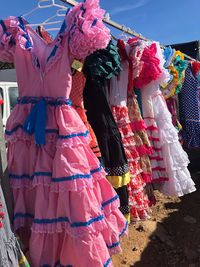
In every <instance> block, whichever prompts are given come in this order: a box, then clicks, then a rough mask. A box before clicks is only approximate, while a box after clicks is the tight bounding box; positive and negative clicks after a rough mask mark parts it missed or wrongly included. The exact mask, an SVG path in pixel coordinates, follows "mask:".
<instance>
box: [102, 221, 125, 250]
mask: <svg viewBox="0 0 200 267" xmlns="http://www.w3.org/2000/svg"><path fill="white" fill-rule="evenodd" d="M127 228H128V222H126V225H125V227H124V228H123V229H122V231H121V233H120V234H119V238H120V237H122V235H123V234H124V233H125V232H126V230H127ZM119 245H120V242H119V241H118V242H116V243H113V244H112V245H106V246H107V248H108V249H112V248H115V247H118V246H119Z"/></svg>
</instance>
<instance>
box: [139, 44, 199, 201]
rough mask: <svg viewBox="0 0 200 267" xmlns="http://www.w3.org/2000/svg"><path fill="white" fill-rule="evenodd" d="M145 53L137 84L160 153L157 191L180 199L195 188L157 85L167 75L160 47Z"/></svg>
mask: <svg viewBox="0 0 200 267" xmlns="http://www.w3.org/2000/svg"><path fill="white" fill-rule="evenodd" d="M147 50H148V51H146V52H147V53H146V63H145V64H146V66H144V67H143V68H144V70H143V74H145V73H146V75H144V76H143V75H142V76H141V78H140V79H138V81H137V82H138V84H139V85H140V86H139V87H140V88H141V92H142V104H143V114H144V117H145V121H146V123H148V125H152V126H153V127H152V129H153V128H154V127H155V130H156V137H155V136H152V137H153V138H155V139H154V140H155V141H156V142H155V146H154V149H155V151H158V153H159V154H158V156H157V157H156V158H155V161H157V163H159V162H160V163H161V164H162V165H160V166H159V165H158V167H157V168H158V170H160V169H159V167H160V168H163V169H164V172H163V173H164V174H165V177H166V179H163V182H162V183H160V186H159V190H160V191H161V192H163V193H164V194H166V195H170V196H183V195H184V194H188V193H191V192H193V191H195V190H196V189H195V186H194V182H193V181H192V179H191V176H190V173H189V171H188V169H187V166H188V163H189V160H188V157H187V154H186V153H185V151H184V150H183V148H182V146H181V144H180V143H179V140H178V132H177V130H176V129H175V127H174V126H173V124H172V118H171V114H170V112H169V111H168V108H167V105H166V101H165V99H164V97H163V95H162V92H161V90H160V84H163V83H166V81H167V80H168V78H169V74H168V72H167V71H166V69H164V58H163V54H162V51H161V48H160V46H159V44H158V43H152V44H151V45H150V46H149V48H147ZM149 66H150V68H149ZM148 71H149V76H148V75H147V74H148ZM147 78H148V79H149V81H148V79H147ZM150 80H151V81H150ZM152 160H154V159H152ZM153 167H154V166H153ZM161 178H162V177H161ZM158 179H159V178H158ZM161 181H162V180H161ZM155 182H156V180H155Z"/></svg>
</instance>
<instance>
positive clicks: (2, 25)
mask: <svg viewBox="0 0 200 267" xmlns="http://www.w3.org/2000/svg"><path fill="white" fill-rule="evenodd" d="M0 24H1V27H2V29H3V32H4V33H6V32H7V28H6V25H5V23H4V21H3V20H2V19H1V20H0Z"/></svg>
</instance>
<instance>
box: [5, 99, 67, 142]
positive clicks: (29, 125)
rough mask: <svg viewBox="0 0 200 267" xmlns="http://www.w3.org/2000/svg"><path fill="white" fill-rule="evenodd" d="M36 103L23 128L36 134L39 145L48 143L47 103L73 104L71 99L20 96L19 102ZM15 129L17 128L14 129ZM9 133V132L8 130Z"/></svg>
mask: <svg viewBox="0 0 200 267" xmlns="http://www.w3.org/2000/svg"><path fill="white" fill-rule="evenodd" d="M28 103H31V104H35V105H34V106H33V107H32V109H31V111H30V113H29V115H28V116H27V118H26V120H25V123H24V126H23V129H24V131H25V132H26V133H28V134H30V135H32V134H34V135H35V141H36V144H37V145H44V144H45V143H46V119H47V104H48V105H53V106H59V105H63V104H65V105H72V102H71V100H69V99H64V98H58V99H53V98H50V97H42V98H40V97H22V98H18V104H22V105H23V104H28ZM14 130H15V129H14ZM7 133H8V132H7Z"/></svg>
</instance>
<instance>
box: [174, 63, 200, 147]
mask: <svg viewBox="0 0 200 267" xmlns="http://www.w3.org/2000/svg"><path fill="white" fill-rule="evenodd" d="M179 110H180V112H179V115H180V122H181V125H182V127H183V130H182V136H183V141H184V143H185V144H186V145H187V146H189V147H196V148H199V147H200V97H199V81H198V79H197V77H196V76H195V75H194V74H193V71H192V66H191V64H189V66H188V68H187V69H186V73H185V81H184V83H183V86H182V89H181V92H180V94H179Z"/></svg>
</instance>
